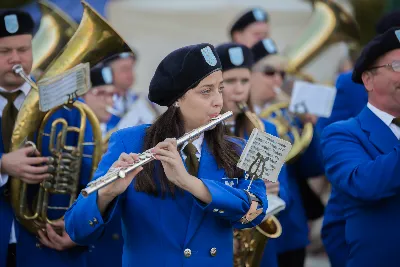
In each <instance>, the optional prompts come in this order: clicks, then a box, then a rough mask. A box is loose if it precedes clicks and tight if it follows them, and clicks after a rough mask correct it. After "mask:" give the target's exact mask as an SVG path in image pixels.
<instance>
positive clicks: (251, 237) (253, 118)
mask: <svg viewBox="0 0 400 267" xmlns="http://www.w3.org/2000/svg"><path fill="white" fill-rule="evenodd" d="M237 106H238V108H239V109H240V110H241V111H242V112H243V113H244V115H245V116H246V118H247V119H248V120H249V121H250V122H251V123H252V125H253V126H254V127H255V128H257V129H259V130H261V131H264V132H265V126H264V123H263V122H262V121H261V120H260V119H259V118H258V116H257V115H256V114H255V113H253V112H251V110H250V109H249V107H248V106H247V104H246V103H244V102H241V103H238V104H237ZM281 234H282V225H281V223H280V222H279V220H278V219H277V218H276V217H275V216H269V217H266V218H265V219H264V220H263V221H262V222H261V223H260V224H259V225H257V226H256V227H254V228H250V229H241V230H234V239H235V240H236V241H237V242H238V248H237V249H236V253H235V257H234V266H235V267H243V266H244V267H255V266H260V264H261V260H262V257H263V253H264V249H265V245H266V244H267V242H268V239H269V238H278V237H279V236H280V235H281Z"/></svg>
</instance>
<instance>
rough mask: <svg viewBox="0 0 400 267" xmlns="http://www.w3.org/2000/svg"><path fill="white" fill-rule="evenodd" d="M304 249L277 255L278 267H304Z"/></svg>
mask: <svg viewBox="0 0 400 267" xmlns="http://www.w3.org/2000/svg"><path fill="white" fill-rule="evenodd" d="M305 259H306V248H301V249H296V250H290V251H286V252H284V253H281V254H278V266H279V267H304V262H305Z"/></svg>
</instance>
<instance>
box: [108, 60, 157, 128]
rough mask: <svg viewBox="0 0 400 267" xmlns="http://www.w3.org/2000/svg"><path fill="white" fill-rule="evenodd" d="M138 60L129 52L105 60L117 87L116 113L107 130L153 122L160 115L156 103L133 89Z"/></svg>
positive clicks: (115, 97) (115, 96)
mask: <svg viewBox="0 0 400 267" xmlns="http://www.w3.org/2000/svg"><path fill="white" fill-rule="evenodd" d="M136 62H137V56H136V54H134V53H127V52H124V53H119V54H115V55H113V56H111V57H109V58H107V59H106V60H104V61H103V64H104V65H105V66H107V67H110V68H111V71H112V76H113V84H114V86H115V87H116V94H115V95H114V109H115V111H116V114H113V116H111V118H110V120H109V121H108V122H107V124H106V125H107V126H106V128H107V131H110V130H113V129H114V130H115V129H122V128H126V127H130V126H135V125H139V124H144V123H152V122H153V121H154V120H155V119H156V117H157V116H158V115H159V112H158V111H157V109H156V106H155V104H153V103H151V102H150V101H149V100H148V99H147V98H145V97H143V96H142V95H140V94H139V93H137V92H134V91H133V90H132V86H133V85H134V83H135V78H136V77H135V67H136Z"/></svg>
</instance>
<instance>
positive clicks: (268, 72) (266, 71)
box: [262, 67, 286, 80]
mask: <svg viewBox="0 0 400 267" xmlns="http://www.w3.org/2000/svg"><path fill="white" fill-rule="evenodd" d="M262 73H264V74H265V75H267V76H274V75H275V74H279V75H281V77H282V80H283V79H285V77H286V72H285V71H283V70H281V71H278V70H276V69H274V68H270V67H268V68H265V69H264V70H263V71H262Z"/></svg>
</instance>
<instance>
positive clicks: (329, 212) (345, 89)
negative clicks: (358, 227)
mask: <svg viewBox="0 0 400 267" xmlns="http://www.w3.org/2000/svg"><path fill="white" fill-rule="evenodd" d="M351 75H352V72H347V73H344V74H341V75H340V76H339V77H338V80H337V82H336V88H337V93H336V98H335V102H334V104H333V109H332V114H331V116H330V117H329V118H320V119H319V120H318V123H317V131H318V132H320V133H322V131H323V130H324V128H325V127H326V126H328V125H330V124H332V123H334V122H337V121H342V120H347V119H350V118H353V117H355V116H357V115H358V114H359V113H360V111H361V110H362V109H363V108H364V107H365V105H366V104H367V103H368V94H367V92H366V90H365V87H364V86H363V85H361V84H357V83H354V82H353V81H352V80H351ZM341 201H342V197H341V193H340V192H338V191H337V190H336V189H335V188H332V191H331V195H330V197H329V200H328V203H327V205H326V207H325V214H324V220H323V225H322V230H321V237H322V241H323V243H324V246H325V250H326V252H327V254H328V257H329V260H330V262H331V265H332V267H344V266H346V260H347V256H348V248H347V244H346V240H345V234H344V228H345V223H346V222H345V219H344V215H343V211H342V203H341Z"/></svg>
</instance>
